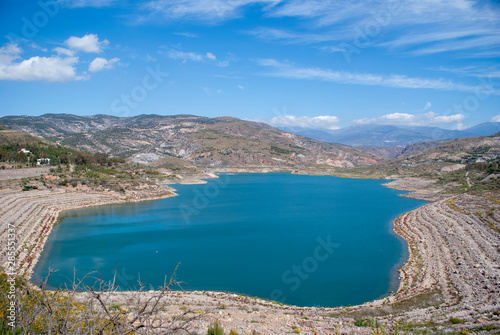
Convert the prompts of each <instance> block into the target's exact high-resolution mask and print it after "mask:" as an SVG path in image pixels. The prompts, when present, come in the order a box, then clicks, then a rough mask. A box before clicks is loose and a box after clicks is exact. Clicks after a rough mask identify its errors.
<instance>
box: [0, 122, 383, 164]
mask: <svg viewBox="0 0 500 335" xmlns="http://www.w3.org/2000/svg"><path fill="white" fill-rule="evenodd" d="M0 125H4V126H7V127H9V128H12V129H16V130H19V131H23V132H26V133H29V134H32V135H36V136H41V137H44V138H47V139H50V140H53V141H55V142H57V143H59V144H62V145H68V146H71V147H74V148H77V149H79V150H84V151H88V152H90V153H96V152H102V153H107V154H109V155H110V156H113V157H121V158H129V159H130V160H131V161H132V162H137V163H154V162H156V161H159V160H161V159H163V158H168V157H175V158H182V159H184V160H187V161H188V162H190V163H193V164H195V165H197V166H200V167H211V168H228V167H236V168H247V167H249V168H251V167H273V168H283V169H302V168H308V169H315V168H328V167H352V166H357V165H370V164H377V163H378V158H377V157H376V156H374V155H371V154H369V153H365V152H363V151H361V150H359V149H355V148H350V147H348V146H345V145H339V144H329V143H323V142H319V141H316V140H312V139H308V138H304V137H301V136H298V135H295V134H290V133H286V132H284V131H281V130H278V129H276V128H273V127H271V126H269V125H266V124H263V123H256V122H250V121H242V120H239V119H236V118H232V117H219V118H206V117H199V116H193V115H174V116H160V115H140V116H136V117H124V118H118V117H114V116H106V115H94V116H76V115H69V114H46V115H42V116H38V117H32V116H8V117H3V118H1V119H0Z"/></svg>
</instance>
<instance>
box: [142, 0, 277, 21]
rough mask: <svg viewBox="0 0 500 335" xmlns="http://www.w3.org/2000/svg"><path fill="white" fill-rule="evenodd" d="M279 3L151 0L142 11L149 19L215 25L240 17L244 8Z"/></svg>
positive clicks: (275, 1) (272, 1) (274, 0)
mask: <svg viewBox="0 0 500 335" xmlns="http://www.w3.org/2000/svg"><path fill="white" fill-rule="evenodd" d="M279 2H281V0H232V1H228V0H153V1H149V2H147V3H146V4H145V5H143V6H142V9H143V10H144V11H146V13H147V14H146V15H147V16H149V17H161V18H163V19H169V20H172V19H187V20H196V21H203V22H208V23H217V22H221V21H225V20H229V19H234V18H237V17H239V16H241V15H242V11H243V7H245V6H250V5H256V4H259V5H264V6H273V5H275V4H277V3H279ZM264 8H266V7H264Z"/></svg>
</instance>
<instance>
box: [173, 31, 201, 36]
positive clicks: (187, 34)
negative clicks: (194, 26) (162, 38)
mask: <svg viewBox="0 0 500 335" xmlns="http://www.w3.org/2000/svg"><path fill="white" fill-rule="evenodd" d="M173 34H174V35H178V36H184V37H189V38H198V37H199V36H198V35H196V34H193V33H188V32H185V31H180V32H175V33H173Z"/></svg>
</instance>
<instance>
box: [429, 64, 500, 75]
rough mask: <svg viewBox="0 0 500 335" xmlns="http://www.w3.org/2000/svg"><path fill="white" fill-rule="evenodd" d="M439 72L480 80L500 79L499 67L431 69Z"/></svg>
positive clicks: (442, 67)
mask: <svg viewBox="0 0 500 335" xmlns="http://www.w3.org/2000/svg"><path fill="white" fill-rule="evenodd" d="M430 70H434V71H439V72H450V73H454V74H458V75H461V76H465V77H478V78H500V69H498V67H487V68H480V67H478V66H464V67H457V68H453V67H445V66H440V67H438V68H434V69H430Z"/></svg>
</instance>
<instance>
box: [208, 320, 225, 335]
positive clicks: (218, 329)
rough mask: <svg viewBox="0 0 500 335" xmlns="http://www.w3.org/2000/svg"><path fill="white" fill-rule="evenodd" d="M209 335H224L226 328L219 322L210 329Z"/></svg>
mask: <svg viewBox="0 0 500 335" xmlns="http://www.w3.org/2000/svg"><path fill="white" fill-rule="evenodd" d="M207 335H224V328H222V326H221V325H220V324H219V322H215V323H213V324H212V325H211V326H210V327H209V328H208V331H207Z"/></svg>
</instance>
